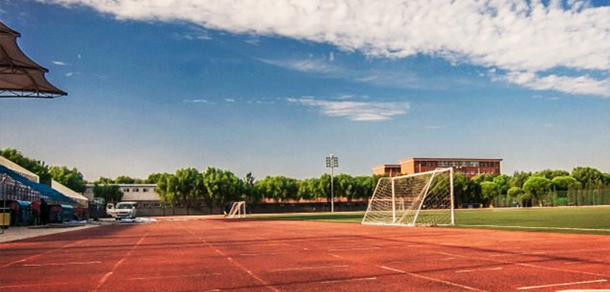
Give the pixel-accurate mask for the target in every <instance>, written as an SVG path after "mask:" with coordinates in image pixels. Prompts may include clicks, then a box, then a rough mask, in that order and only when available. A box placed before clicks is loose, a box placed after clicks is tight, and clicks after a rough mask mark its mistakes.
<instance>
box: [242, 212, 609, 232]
mask: <svg viewBox="0 0 610 292" xmlns="http://www.w3.org/2000/svg"><path fill="white" fill-rule="evenodd" d="M363 216H364V212H337V213H299V214H272V215H270V214H266V215H252V216H251V217H250V218H256V219H265V220H315V221H332V222H347V223H360V222H361V221H362V217H363ZM455 221H456V228H486V229H504V230H527V231H546V232H570V233H591V234H609V235H610V206H597V207H577V208H563V207H562V208H519V209H517V208H509V209H475V210H470V209H467V210H457V211H456V214H455Z"/></svg>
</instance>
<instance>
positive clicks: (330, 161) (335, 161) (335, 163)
mask: <svg viewBox="0 0 610 292" xmlns="http://www.w3.org/2000/svg"><path fill="white" fill-rule="evenodd" d="M326 167H327V168H330V212H331V213H332V212H335V193H334V185H333V170H334V168H335V167H339V157H336V156H334V155H333V154H332V153H331V154H330V155H328V156H327V157H326Z"/></svg>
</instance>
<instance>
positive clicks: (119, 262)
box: [92, 232, 148, 292]
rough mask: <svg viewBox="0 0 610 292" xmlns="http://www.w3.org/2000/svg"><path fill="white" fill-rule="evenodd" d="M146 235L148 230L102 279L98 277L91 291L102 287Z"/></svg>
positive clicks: (95, 291) (94, 291)
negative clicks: (96, 283)
mask: <svg viewBox="0 0 610 292" xmlns="http://www.w3.org/2000/svg"><path fill="white" fill-rule="evenodd" d="M146 236H148V232H146V233H145V234H144V236H142V238H140V240H138V242H137V243H136V244H135V245H134V246H133V247H131V249H130V250H129V251H128V252H127V253H126V254H125V255H124V256H123V258H122V259H121V260H120V261H118V262H117V263H116V264H115V265H114V267H112V270H111V271H110V272H108V273H106V274H105V275H104V276H103V277H102V279H100V281H99V283H98V285H97V287H96V288H95V289H93V291H92V292H97V291H99V290H100V288H102V286H104V284H105V283H106V280H108V278H109V277H110V276H111V275H112V274H114V272H115V271H116V270H117V268H118V267H119V266H120V265H121V264H122V263H123V262H124V261H125V259H126V258H127V257H129V256H130V255H131V254H132V253H133V251H134V250H135V249H136V248H137V247H138V245H140V243H142V241H144V238H146Z"/></svg>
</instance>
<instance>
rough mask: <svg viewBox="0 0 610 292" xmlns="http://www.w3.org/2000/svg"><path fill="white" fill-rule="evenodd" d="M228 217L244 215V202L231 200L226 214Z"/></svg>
mask: <svg viewBox="0 0 610 292" xmlns="http://www.w3.org/2000/svg"><path fill="white" fill-rule="evenodd" d="M227 217H228V218H242V217H246V202H245V201H240V202H233V205H231V210H230V211H229V213H228V214H227Z"/></svg>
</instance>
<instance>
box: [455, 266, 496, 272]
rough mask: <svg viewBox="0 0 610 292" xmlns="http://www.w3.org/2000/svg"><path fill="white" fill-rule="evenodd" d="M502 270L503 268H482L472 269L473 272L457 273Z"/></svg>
mask: <svg viewBox="0 0 610 292" xmlns="http://www.w3.org/2000/svg"><path fill="white" fill-rule="evenodd" d="M499 270H502V267H495V268H482V269H471V270H458V271H455V272H456V273H472V272H480V271H499Z"/></svg>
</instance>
